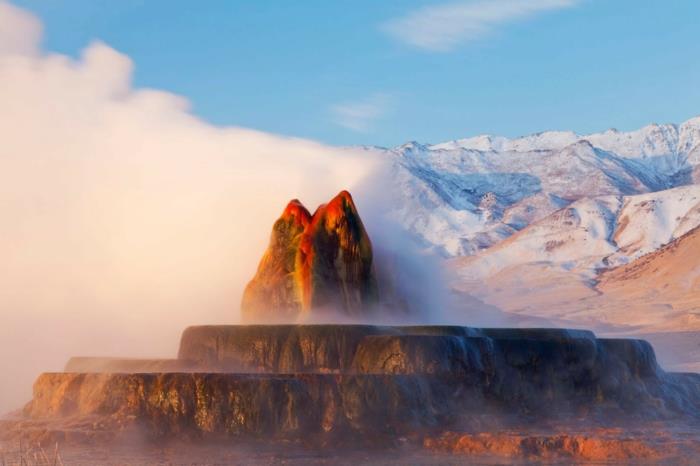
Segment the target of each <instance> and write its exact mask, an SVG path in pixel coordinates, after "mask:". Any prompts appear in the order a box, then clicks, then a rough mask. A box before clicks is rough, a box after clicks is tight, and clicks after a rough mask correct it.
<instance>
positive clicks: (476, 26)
mask: <svg viewBox="0 0 700 466" xmlns="http://www.w3.org/2000/svg"><path fill="white" fill-rule="evenodd" d="M579 2H580V0H478V1H461V2H454V3H446V4H442V5H437V6H428V7H425V8H422V9H419V10H415V11H412V12H410V13H408V14H407V15H406V16H403V17H400V18H396V19H393V20H390V21H388V22H387V23H385V24H384V25H383V29H384V30H385V31H386V32H387V33H388V34H390V35H391V36H393V37H394V38H396V39H398V40H400V41H402V42H405V43H407V44H409V45H412V46H414V47H418V48H421V49H425V50H430V51H439V52H444V51H449V50H452V49H454V48H455V47H457V46H458V45H460V44H463V43H467V42H470V41H472V40H475V39H479V38H481V37H483V36H484V35H485V34H488V33H489V32H491V31H493V30H494V29H496V28H497V27H499V26H501V25H503V24H505V23H509V22H513V21H518V20H524V19H527V18H530V17H532V16H534V15H535V14H537V13H543V12H546V11H549V10H557V9H563V8H570V7H573V6H575V5H576V4H578V3H579Z"/></svg>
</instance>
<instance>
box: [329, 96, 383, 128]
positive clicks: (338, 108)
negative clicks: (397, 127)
mask: <svg viewBox="0 0 700 466" xmlns="http://www.w3.org/2000/svg"><path fill="white" fill-rule="evenodd" d="M390 106H391V98H390V97H389V96H388V95H386V94H374V95H372V96H370V97H368V98H366V99H363V100H360V101H357V102H344V103H340V104H337V105H334V106H333V107H332V108H331V112H332V113H333V120H334V121H335V122H336V123H337V124H338V125H340V126H342V127H344V128H347V129H350V130H352V131H357V132H362V133H366V132H368V131H370V130H371V129H372V125H373V124H374V123H376V122H377V120H379V119H380V118H382V117H384V116H385V115H386V114H387V112H388V111H389V108H390Z"/></svg>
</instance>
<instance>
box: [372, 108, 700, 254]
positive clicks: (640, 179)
mask: <svg viewBox="0 0 700 466" xmlns="http://www.w3.org/2000/svg"><path fill="white" fill-rule="evenodd" d="M383 155H386V156H388V157H389V160H390V161H391V164H392V167H393V169H392V176H393V185H394V190H395V192H394V194H393V199H394V201H395V202H394V205H395V208H394V210H393V211H392V216H393V217H394V218H395V219H396V220H397V221H398V222H399V223H401V224H403V225H404V226H405V227H406V228H407V229H408V230H409V231H411V232H412V233H413V234H414V235H416V236H417V237H418V238H420V239H421V240H422V241H423V242H424V244H425V245H426V246H428V247H432V248H434V249H436V250H437V251H439V252H440V253H441V254H443V255H445V256H448V257H454V256H462V255H471V254H474V253H476V252H477V251H479V250H481V249H484V248H488V247H490V246H492V245H494V244H497V243H499V242H500V241H502V240H503V239H505V238H507V237H509V236H511V235H512V234H514V233H516V232H517V231H519V230H522V229H523V228H525V227H526V226H528V225H530V224H532V223H533V222H537V221H539V220H541V219H543V218H544V217H546V216H547V215H549V214H551V213H553V212H555V211H556V210H559V209H561V208H562V207H565V206H567V205H569V204H571V203H573V202H576V201H578V200H580V199H582V198H584V197H589V198H590V197H601V196H630V195H635V194H643V193H653V192H656V191H661V190H665V189H669V188H672V187H676V186H682V185H687V184H692V183H693V182H694V181H696V180H700V168H699V166H700V165H699V164H700V117H699V118H695V119H692V120H688V121H687V122H685V123H683V124H681V125H649V126H647V127H645V128H642V129H640V130H637V131H632V132H628V133H624V132H619V131H616V130H608V131H605V132H603V133H597V134H590V135H585V136H581V135H577V134H575V133H573V132H545V133H539V134H536V135H532V136H526V137H523V138H517V139H507V138H502V137H494V136H478V137H475V138H470V139H461V140H456V141H449V142H445V143H441V144H435V145H422V144H418V143H415V142H412V143H408V144H404V145H402V146H399V147H396V148H393V149H388V150H385V151H384V154H383Z"/></svg>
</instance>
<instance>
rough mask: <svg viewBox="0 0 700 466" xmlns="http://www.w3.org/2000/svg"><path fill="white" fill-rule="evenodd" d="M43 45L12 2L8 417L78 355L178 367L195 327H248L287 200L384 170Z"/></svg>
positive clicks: (1, 171) (7, 152) (0, 22)
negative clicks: (217, 121)
mask: <svg viewBox="0 0 700 466" xmlns="http://www.w3.org/2000/svg"><path fill="white" fill-rule="evenodd" d="M40 40H41V24H40V23H39V21H37V20H36V18H34V17H33V16H32V15H30V14H28V13H26V12H24V11H22V10H20V9H18V8H16V7H13V6H11V5H9V4H8V3H5V2H2V1H0V102H1V103H2V104H1V105H0V222H1V224H0V256H1V257H2V267H0V318H1V322H2V324H1V325H0V374H1V376H2V379H3V383H2V384H0V412H4V411H7V410H9V409H11V408H15V407H18V406H20V405H21V403H22V402H24V401H26V400H27V399H28V398H29V387H30V386H31V383H32V381H33V379H34V378H35V377H36V375H37V374H38V373H39V372H41V371H44V370H61V369H62V367H63V364H64V363H65V361H66V359H67V358H68V357H69V356H71V355H81V354H85V353H88V354H89V355H124V356H130V355H131V356H137V355H138V356H144V357H145V356H173V355H175V354H176V349H177V344H178V339H179V334H180V331H181V330H182V329H183V328H184V327H185V326H187V325H190V324H194V323H201V324H207V323H211V324H214V323H231V322H235V321H236V320H237V318H238V306H239V302H240V293H241V289H242V286H243V285H244V284H245V282H246V281H247V280H248V279H249V278H250V277H251V276H252V274H253V272H254V270H255V267H256V265H257V261H258V259H259V258H260V256H261V254H262V252H263V250H264V249H265V247H266V244H267V241H268V237H269V232H270V227H271V225H272V222H273V221H274V219H275V218H277V216H278V215H279V214H280V213H281V210H282V209H283V208H284V205H285V204H286V202H287V201H288V200H289V199H290V198H295V197H298V198H300V199H303V200H304V202H306V203H308V205H310V206H315V205H317V204H318V203H321V202H323V201H326V200H327V199H330V198H331V197H332V196H333V195H334V194H336V193H337V192H338V191H340V190H341V189H344V188H347V189H351V190H352V188H353V187H354V186H355V185H356V184H357V183H358V182H359V181H360V180H362V179H364V178H365V177H366V175H367V174H368V173H370V172H372V171H373V169H374V165H375V162H374V161H373V160H372V159H371V158H370V157H369V156H363V155H358V154H355V153H353V152H352V151H349V150H341V149H338V148H332V147H328V146H324V145H321V144H318V143H315V142H312V141H307V140H301V139H292V138H283V137H279V136H275V135H271V134H266V133H262V132H257V131H252V130H248V129H242V128H218V127H214V126H212V125H209V124H207V123H206V122H204V121H202V120H200V119H198V118H196V117H195V116H193V115H192V114H190V113H188V108H187V107H188V104H187V101H186V100H184V99H183V98H181V97H178V96H175V95H172V94H170V93H167V92H162V91H157V90H151V89H134V88H133V87H132V85H131V82H130V77H131V72H132V62H131V60H130V59H129V58H128V57H126V56H124V55H122V54H120V53H118V52H117V51H115V50H113V49H111V48H110V47H109V46H107V45H105V44H101V43H94V44H91V45H89V46H88V47H87V48H86V49H85V50H84V52H83V54H82V56H81V57H80V58H79V59H78V60H73V59H71V58H69V57H66V56H63V55H57V54H49V53H46V52H43V51H42V50H40V49H39V48H38V44H39V43H40ZM359 207H360V211H362V205H360V206H359ZM8 381H12V382H11V383H10V382H8Z"/></svg>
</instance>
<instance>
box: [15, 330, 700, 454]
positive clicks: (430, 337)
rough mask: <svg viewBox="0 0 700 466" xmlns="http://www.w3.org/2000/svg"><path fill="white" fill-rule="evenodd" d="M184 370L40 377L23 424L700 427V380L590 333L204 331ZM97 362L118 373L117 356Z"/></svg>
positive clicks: (364, 434) (637, 346)
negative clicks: (487, 421)
mask: <svg viewBox="0 0 700 466" xmlns="http://www.w3.org/2000/svg"><path fill="white" fill-rule="evenodd" d="M178 361H181V364H182V366H178V364H176V363H174V362H173V360H166V361H148V360H144V361H142V362H141V363H137V362H135V361H133V360H127V361H118V360H114V361H111V362H109V364H113V365H114V364H116V365H117V366H119V365H120V364H127V365H129V364H130V365H131V366H130V367H132V368H134V367H138V368H143V367H148V364H155V366H154V367H158V368H159V369H163V370H159V371H154V373H140V370H134V371H132V373H63V374H44V375H42V376H41V377H40V378H39V379H38V380H37V382H36V384H35V387H34V399H33V400H32V401H31V402H30V403H29V404H28V405H27V406H26V407H25V410H24V417H25V418H26V419H29V420H31V421H32V422H39V423H41V422H47V423H49V424H51V423H52V422H59V421H61V420H65V419H71V420H72V422H78V420H80V419H83V420H85V422H83V424H85V425H88V424H89V425H92V424H91V423H92V422H93V421H88V420H89V419H95V418H98V419H100V420H101V421H100V422H101V424H100V425H104V426H106V427H104V429H105V431H106V432H120V431H122V430H123V429H126V428H128V427H134V426H137V427H138V428H139V429H145V432H146V433H148V434H149V435H152V436H156V437H159V436H180V435H185V436H195V437H197V436H202V435H205V436H209V435H220V436H224V437H228V436H236V435H252V436H260V435H264V436H272V437H275V438H321V439H322V438H325V439H326V440H321V441H322V442H325V441H330V440H328V439H329V438H331V437H332V438H336V437H333V436H335V435H336V434H337V435H338V436H340V438H345V439H354V440H353V441H356V440H357V441H369V442H372V441H377V440H378V439H380V438H386V436H388V437H390V438H394V439H395V438H397V436H401V435H408V433H411V432H413V433H421V432H424V433H428V432H432V431H433V430H435V429H438V430H439V429H450V428H457V429H464V428H465V426H479V425H482V423H483V420H484V419H490V420H496V419H497V420H498V423H501V424H504V423H505V424H507V423H514V424H517V425H521V426H522V425H528V423H538V424H541V423H546V422H549V421H556V422H560V423H561V422H568V421H569V420H571V419H583V420H585V422H586V423H588V424H589V425H594V426H606V425H610V424H615V423H620V422H630V423H632V424H639V423H645V422H649V421H654V422H657V421H661V420H666V421H668V420H683V422H691V423H700V375H697V374H673V373H666V372H664V371H663V370H662V369H661V368H660V367H659V366H658V364H657V363H656V358H655V355H654V351H653V348H652V347H651V346H650V345H649V344H648V343H646V342H644V341H641V340H627V339H597V338H595V336H594V335H593V334H592V333H591V332H586V331H574V330H556V329H478V328H469V327H456V326H445V327H441V326H413V327H390V326H383V327H382V326H370V325H299V326H295V325H274V326H260V325H253V326H203V327H190V328H188V329H187V330H186V331H185V332H184V333H183V336H182V340H181V346H180V352H179V358H178ZM87 362H89V360H82V362H81V361H80V360H76V361H73V362H72V363H71V364H70V365H69V367H78V364H79V363H80V364H83V365H85V364H86V363H87ZM93 362H95V361H93ZM97 362H99V361H97ZM100 363H101V364H106V366H105V367H106V372H114V371H112V370H111V368H113V367H114V366H111V367H110V366H109V364H108V361H101V362H100ZM138 364H140V365H138ZM168 365H171V366H172V367H168ZM185 366H187V367H190V368H192V367H194V368H195V369H192V370H193V371H194V372H191V373H186V372H187V371H185V370H181V369H182V368H183V367H185ZM83 367H84V366H83ZM120 367H127V366H120ZM107 369H109V370H107ZM171 369H172V370H171ZM84 372H94V371H93V370H90V371H84ZM156 372H157V373H156ZM61 422H62V421H61ZM80 422H82V421H80ZM674 422H675V421H674ZM86 423H87V424H86ZM329 436H330V437H329ZM382 436H385V437H382ZM334 441H335V440H334Z"/></svg>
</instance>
